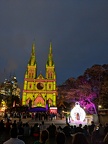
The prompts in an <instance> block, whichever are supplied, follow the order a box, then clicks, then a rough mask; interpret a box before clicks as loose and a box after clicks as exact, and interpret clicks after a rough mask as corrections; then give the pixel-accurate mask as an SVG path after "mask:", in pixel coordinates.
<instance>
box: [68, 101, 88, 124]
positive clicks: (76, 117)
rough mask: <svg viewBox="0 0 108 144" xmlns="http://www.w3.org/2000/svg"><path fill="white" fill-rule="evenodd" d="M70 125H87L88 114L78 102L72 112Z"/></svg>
mask: <svg viewBox="0 0 108 144" xmlns="http://www.w3.org/2000/svg"><path fill="white" fill-rule="evenodd" d="M70 116H71V118H70V124H72V125H79V124H82V125H86V124H87V120H86V113H85V111H84V109H83V108H81V107H80V103H79V102H76V103H75V107H74V108H73V109H72V110H71V112H70Z"/></svg>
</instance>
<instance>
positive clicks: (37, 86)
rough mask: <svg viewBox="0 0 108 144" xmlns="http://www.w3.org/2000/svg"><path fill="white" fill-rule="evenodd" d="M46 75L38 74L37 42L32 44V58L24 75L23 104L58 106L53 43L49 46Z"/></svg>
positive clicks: (44, 106)
mask: <svg viewBox="0 0 108 144" xmlns="http://www.w3.org/2000/svg"><path fill="white" fill-rule="evenodd" d="M45 70H46V72H45V77H44V76H43V75H42V74H41V73H40V74H39V75H37V61H36V55H35V43H33V44H32V51H31V56H30V60H29V62H28V65H27V69H26V72H25V76H24V87H23V93H22V105H23V106H29V107H32V108H34V107H43V108H46V106H48V107H56V72H55V64H54V61H53V55H52V43H50V46H49V54H48V59H47V61H46V66H45Z"/></svg>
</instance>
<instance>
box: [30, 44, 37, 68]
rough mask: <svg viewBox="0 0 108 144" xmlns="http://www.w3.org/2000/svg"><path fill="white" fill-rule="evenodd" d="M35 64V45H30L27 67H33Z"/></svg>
mask: <svg viewBox="0 0 108 144" xmlns="http://www.w3.org/2000/svg"><path fill="white" fill-rule="evenodd" d="M35 64H36V56H35V43H34V42H33V43H32V51H31V57H30V60H29V65H35Z"/></svg>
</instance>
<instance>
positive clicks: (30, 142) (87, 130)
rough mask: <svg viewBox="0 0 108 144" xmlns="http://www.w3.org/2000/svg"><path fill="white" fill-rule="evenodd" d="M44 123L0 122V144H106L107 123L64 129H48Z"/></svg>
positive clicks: (80, 125) (66, 127)
mask: <svg viewBox="0 0 108 144" xmlns="http://www.w3.org/2000/svg"><path fill="white" fill-rule="evenodd" d="M43 125H44V123H41V124H39V123H37V122H36V123H35V124H34V125H33V126H30V125H29V123H23V122H22V121H21V119H19V121H18V122H16V120H14V122H13V123H12V122H11V121H10V120H9V119H8V120H7V122H6V123H4V121H3V120H1V121H0V144H13V143H14V144H108V123H106V124H105V125H104V126H103V125H102V124H99V125H96V124H94V122H93V121H92V122H91V125H89V126H87V125H85V126H83V125H82V124H79V126H76V125H70V124H69V123H66V125H65V126H64V127H61V126H56V125H55V124H53V123H52V124H51V125H49V126H48V127H44V126H43Z"/></svg>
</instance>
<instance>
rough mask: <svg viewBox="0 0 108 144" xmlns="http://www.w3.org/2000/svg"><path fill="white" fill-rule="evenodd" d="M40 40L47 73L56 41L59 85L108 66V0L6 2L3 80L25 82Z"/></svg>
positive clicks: (1, 4)
mask: <svg viewBox="0 0 108 144" xmlns="http://www.w3.org/2000/svg"><path fill="white" fill-rule="evenodd" d="M34 40H35V43H36V59H37V64H38V74H39V73H40V71H41V72H42V74H43V75H44V76H45V64H46V61H47V57H48V52H49V44H50V41H51V42H52V46H53V59H54V62H55V69H56V74H57V84H62V83H63V82H65V80H67V79H68V78H70V77H74V78H77V77H78V76H80V75H82V74H83V73H84V71H85V70H86V69H87V68H90V67H91V66H92V65H94V64H100V65H103V64H108V0H0V82H1V81H4V79H5V78H8V77H9V75H12V74H15V75H16V77H17V80H18V83H19V84H21V85H22V84H23V80H24V74H25V70H26V68H27V63H28V61H29V58H30V55H31V47H32V43H33V41H34Z"/></svg>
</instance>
